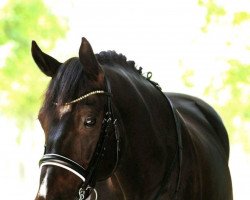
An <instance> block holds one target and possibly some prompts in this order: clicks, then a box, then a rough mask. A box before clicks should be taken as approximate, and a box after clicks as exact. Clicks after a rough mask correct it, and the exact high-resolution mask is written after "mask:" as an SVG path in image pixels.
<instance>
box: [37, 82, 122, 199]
mask: <svg viewBox="0 0 250 200" xmlns="http://www.w3.org/2000/svg"><path fill="white" fill-rule="evenodd" d="M105 83H106V90H107V92H106V91H104V90H96V91H92V92H90V93H88V94H85V95H83V96H81V97H79V98H77V99H75V100H73V101H71V102H68V103H66V104H65V105H66V106H67V105H70V104H74V103H77V102H79V101H82V100H83V99H86V98H88V97H89V96H92V95H101V94H102V95H106V96H107V105H106V108H105V117H104V119H103V122H102V128H101V134H100V137H99V140H98V142H97V145H96V148H95V152H94V154H93V156H92V158H91V161H90V163H89V165H88V167H87V168H86V169H85V168H84V167H82V166H81V165H80V164H78V163H76V162H75V161H73V160H71V159H70V158H67V157H64V156H62V155H59V154H44V155H43V157H42V159H41V160H40V162H39V165H40V167H41V168H42V167H43V166H46V165H48V166H57V167H61V168H64V169H66V170H68V171H70V172H72V173H74V174H75V175H77V176H78V177H79V178H81V180H82V181H83V184H82V186H81V187H80V189H79V200H84V199H87V198H88V197H89V195H90V194H91V193H92V191H93V190H94V192H95V197H96V199H97V192H96V190H95V189H94V187H95V183H96V180H95V178H94V174H95V172H96V169H97V167H98V165H99V163H100V160H101V159H102V158H103V156H104V152H105V149H106V146H107V145H108V144H107V141H108V140H109V138H110V137H111V136H112V135H113V133H114V134H115V139H116V161H115V165H114V168H113V170H112V173H113V172H114V171H115V169H116V167H117V165H118V161H119V154H120V134H119V131H118V127H117V119H116V118H115V117H114V113H113V108H112V101H111V96H112V95H111V88H110V84H109V81H108V80H107V79H105ZM110 175H111V174H110Z"/></svg>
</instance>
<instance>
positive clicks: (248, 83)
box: [182, 0, 250, 152]
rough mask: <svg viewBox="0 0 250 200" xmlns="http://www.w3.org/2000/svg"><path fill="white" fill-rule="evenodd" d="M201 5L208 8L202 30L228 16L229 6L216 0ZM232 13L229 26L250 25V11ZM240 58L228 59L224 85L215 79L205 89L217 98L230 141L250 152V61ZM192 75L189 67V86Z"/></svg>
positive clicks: (185, 78) (246, 48)
mask: <svg viewBox="0 0 250 200" xmlns="http://www.w3.org/2000/svg"><path fill="white" fill-rule="evenodd" d="M198 5H200V6H202V7H203V8H205V9H206V11H207V12H206V16H205V18H206V20H205V23H204V26H203V27H202V29H201V31H202V32H203V33H205V34H206V32H207V31H208V28H209V26H211V25H213V26H217V25H218V26H220V24H219V23H218V22H219V20H220V18H223V17H228V16H226V15H227V8H226V6H219V5H217V4H215V1H214V0H207V1H205V0H198ZM243 9H244V8H243ZM230 12H231V13H230V14H231V16H233V18H232V20H231V24H229V26H231V28H232V29H234V31H235V29H238V30H239V31H238V33H240V30H241V29H240V28H241V25H243V26H244V25H246V24H247V25H250V11H247V10H242V11H239V10H236V11H232V10H231V11H230ZM232 12H234V13H232ZM212 19H216V20H212ZM229 19H230V17H229ZM228 34H229V33H228ZM242 34H243V33H242ZM237 37H239V36H238V35H237V34H236V35H233V36H232V37H231V39H232V40H233V39H234V38H236V39H235V40H236V42H237V41H238V40H237ZM247 38H249V37H247ZM233 43H234V41H226V42H225V46H227V48H231V45H232V44H233ZM249 43H250V40H249V41H246V42H245V43H244V44H243V46H242V49H241V50H242V52H244V51H248V52H249V50H250V48H249V45H250V44H249ZM239 53H240V52H239ZM249 56H250V52H249ZM236 57H237V56H236ZM238 57H239V58H229V57H228V58H226V59H227V60H226V62H227V65H228V66H229V68H228V70H226V71H225V72H224V74H223V75H222V76H221V80H220V82H221V84H218V80H217V81H216V80H214V79H212V80H211V82H210V84H209V85H208V86H207V88H205V90H204V94H205V95H206V96H208V97H210V99H214V102H213V106H214V107H215V109H216V110H217V111H218V112H219V113H220V115H221V117H222V119H223V121H224V123H225V126H226V128H227V130H228V133H229V136H230V139H231V142H236V143H242V144H243V146H244V148H245V150H247V151H248V152H250V137H249V133H248V132H249V129H250V63H245V62H243V61H241V59H240V58H241V57H240V56H238ZM193 75H194V74H193V73H192V70H191V69H188V70H187V71H186V72H185V73H184V75H183V77H182V78H183V82H184V84H185V85H186V86H187V87H189V88H190V87H195V84H193V82H192V81H191V80H192V76H193Z"/></svg>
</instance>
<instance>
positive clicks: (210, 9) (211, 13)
mask: <svg viewBox="0 0 250 200" xmlns="http://www.w3.org/2000/svg"><path fill="white" fill-rule="evenodd" d="M198 5H199V6H201V7H204V8H205V9H206V17H205V18H206V20H205V21H206V23H205V24H204V26H203V27H202V28H201V30H202V31H203V32H207V31H208V30H207V29H208V26H209V24H210V23H212V22H213V21H218V19H219V17H221V16H224V15H225V14H226V10H225V8H223V6H220V5H218V4H217V3H216V0H198Z"/></svg>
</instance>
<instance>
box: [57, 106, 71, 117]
mask: <svg viewBox="0 0 250 200" xmlns="http://www.w3.org/2000/svg"><path fill="white" fill-rule="evenodd" d="M71 110H72V105H60V106H59V108H58V115H59V117H60V118H62V117H63V115H65V114H66V113H69V112H70V111H71Z"/></svg>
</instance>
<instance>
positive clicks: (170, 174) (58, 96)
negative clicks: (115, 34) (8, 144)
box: [31, 38, 233, 200]
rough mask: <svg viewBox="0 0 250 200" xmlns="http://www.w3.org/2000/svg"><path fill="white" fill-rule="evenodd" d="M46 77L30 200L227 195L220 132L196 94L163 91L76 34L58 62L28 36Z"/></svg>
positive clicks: (225, 147) (222, 198)
mask: <svg viewBox="0 0 250 200" xmlns="http://www.w3.org/2000/svg"><path fill="white" fill-rule="evenodd" d="M31 51H32V56H33V58H34V60H35V62H36V64H37V65H38V67H39V68H40V70H41V71H42V72H43V73H44V74H45V75H47V76H49V77H51V81H50V84H49V86H48V89H47V91H46V94H45V100H44V103H43V106H42V107H41V109H40V112H39V116H38V118H39V120H40V123H41V126H42V128H43V130H44V133H45V152H44V156H43V157H42V159H41V160H40V167H41V175H40V185H39V189H38V193H37V196H36V198H35V199H36V200H45V199H46V200H70V199H80V200H83V199H91V200H92V199H100V200H170V199H171V200H172V199H178V200H180V199H183V200H231V199H233V197H232V184H231V178H230V172H229V168H228V159H229V141H228V136H227V132H226V129H225V127H224V125H223V123H222V121H221V119H220V117H219V116H218V115H217V114H216V112H215V111H214V110H213V108H211V107H210V106H209V105H208V104H206V103H205V102H203V101H202V100H200V99H198V98H195V97H191V96H188V95H184V94H175V93H165V94H164V93H163V92H161V90H160V88H159V86H158V85H157V83H155V82H153V81H151V80H149V78H145V77H144V76H142V73H141V69H140V70H138V69H136V68H135V64H134V62H133V61H127V59H126V58H125V56H123V55H121V54H119V55H118V54H117V53H115V52H113V51H108V52H101V53H99V54H94V53H93V50H92V47H91V46H90V44H89V42H88V41H87V40H86V39H85V38H83V39H82V43H81V46H80V49H79V57H74V58H70V59H69V60H67V61H66V62H64V63H60V62H58V61H57V60H56V59H54V58H52V57H51V56H49V55H47V54H45V53H44V52H42V51H41V49H40V48H39V47H38V46H37V44H36V42H35V41H33V42H32V50H31Z"/></svg>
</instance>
